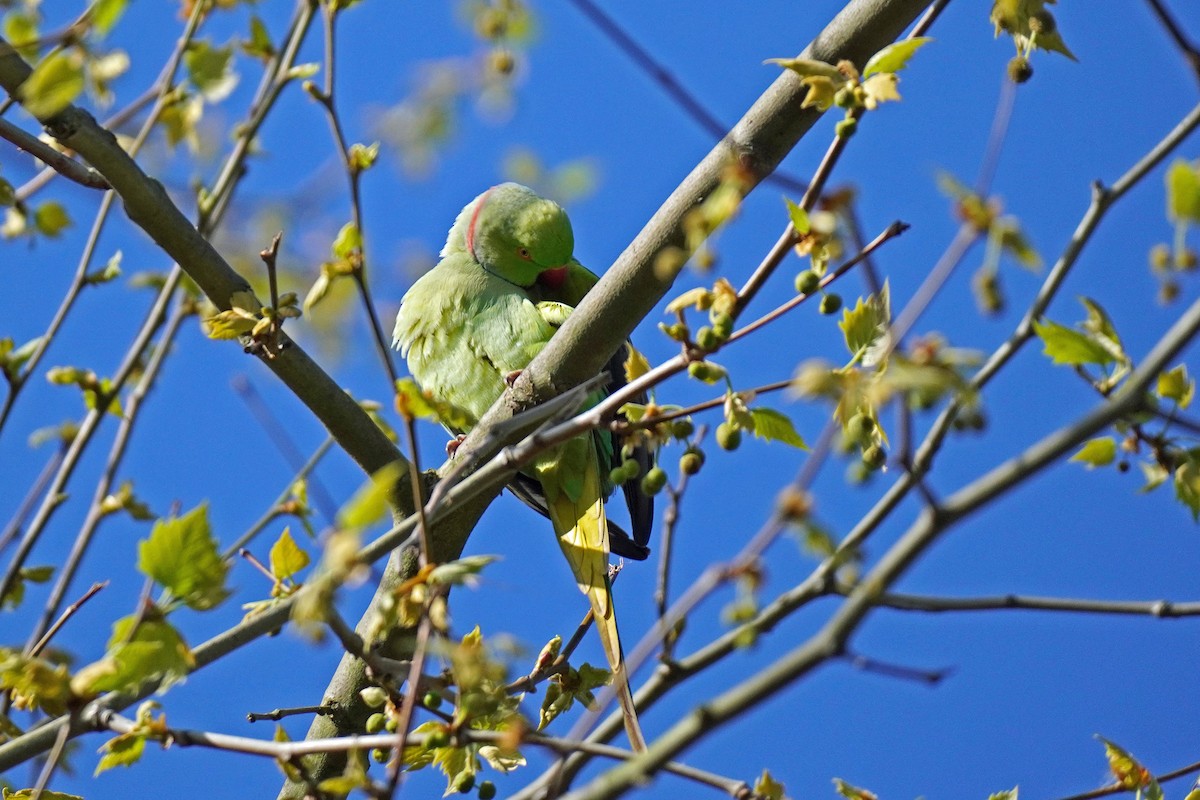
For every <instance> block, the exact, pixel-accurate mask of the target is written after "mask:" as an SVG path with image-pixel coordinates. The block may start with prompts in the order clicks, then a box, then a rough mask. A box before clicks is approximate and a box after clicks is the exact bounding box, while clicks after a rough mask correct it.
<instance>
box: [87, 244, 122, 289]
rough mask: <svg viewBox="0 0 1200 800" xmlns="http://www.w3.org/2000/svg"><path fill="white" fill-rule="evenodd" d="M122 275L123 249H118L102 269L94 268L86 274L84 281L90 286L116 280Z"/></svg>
mask: <svg viewBox="0 0 1200 800" xmlns="http://www.w3.org/2000/svg"><path fill="white" fill-rule="evenodd" d="M119 277H121V251H120V250H118V251H117V252H116V253H114V254H113V256H112V258H110V259H108V261H107V262H105V264H104V266H103V267H101V268H100V269H96V270H92V271H91V272H89V273H88V274H87V275H85V276H84V278H83V282H84V283H86V284H88V285H90V286H97V285H99V284H102V283H108V282H109V281H113V280H116V279H117V278H119Z"/></svg>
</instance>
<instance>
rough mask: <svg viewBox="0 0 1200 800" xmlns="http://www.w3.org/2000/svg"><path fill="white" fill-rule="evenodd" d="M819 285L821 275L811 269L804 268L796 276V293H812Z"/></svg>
mask: <svg viewBox="0 0 1200 800" xmlns="http://www.w3.org/2000/svg"><path fill="white" fill-rule="evenodd" d="M820 286H821V276H820V275H818V274H817V273H816V272H814V271H813V270H811V269H806V270H804V271H803V272H801V273H800V274H799V275H797V276H796V292H797V294H812V293H814V292H815V291H817V289H818V288H820Z"/></svg>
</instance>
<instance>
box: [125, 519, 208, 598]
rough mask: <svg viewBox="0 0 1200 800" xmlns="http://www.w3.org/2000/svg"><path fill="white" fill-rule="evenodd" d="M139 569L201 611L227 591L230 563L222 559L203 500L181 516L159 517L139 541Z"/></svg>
mask: <svg viewBox="0 0 1200 800" xmlns="http://www.w3.org/2000/svg"><path fill="white" fill-rule="evenodd" d="M138 569H139V570H141V572H142V574H144V575H146V576H148V577H150V578H152V579H153V580H154V581H155V582H156V583H158V584H160V585H161V586H163V587H164V588H165V589H167V590H168V591H169V592H170V593H171V594H172V595H173V596H175V597H177V598H179V599H180V600H182V601H183V602H184V603H186V604H187V605H188V606H189V607H190V608H194V609H196V610H197V611H204V610H207V609H210V608H213V607H214V606H216V605H217V604H219V603H220V602H221V601H222V600H224V599H225V598H226V597H227V596H228V594H229V592H228V590H227V589H226V588H225V576H226V573H228V571H229V564H227V563H226V562H225V561H224V560H222V558H221V554H220V553H219V552H218V550H217V541H216V539H214V538H213V535H212V528H211V526H210V525H209V522H208V505H207V504H205V503H202V504H200V505H198V506H196V508H194V509H192V510H191V511H189V512H188V513H187V514H185V515H183V516H182V517H178V518H172V519H166V520H159V521H158V522H156V523H155V524H154V529H153V530H151V531H150V538H148V539H145V540H143V541H142V542H140V543H139V544H138Z"/></svg>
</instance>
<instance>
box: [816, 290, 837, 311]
mask: <svg viewBox="0 0 1200 800" xmlns="http://www.w3.org/2000/svg"><path fill="white" fill-rule="evenodd" d="M841 308H842V296H841V295H840V294H832V293H831V294H827V295H825V296H823V297H822V298H821V305H820V306H819V307H818V309H819V310H820V312H821V313H822V314H836V313H837V312H838V311H839V310H841Z"/></svg>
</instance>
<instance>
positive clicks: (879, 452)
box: [862, 444, 887, 470]
mask: <svg viewBox="0 0 1200 800" xmlns="http://www.w3.org/2000/svg"><path fill="white" fill-rule="evenodd" d="M862 461H863V464H865V465H866V466H867V468H868V469H871V470H876V469H879V468H880V467H882V466H883V465H884V464H885V463H887V453H885V452H883V448H882V447H880V446H879V445H877V444H873V445H871V446H870V447H867V448H866V449H864V450H863V452H862Z"/></svg>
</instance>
